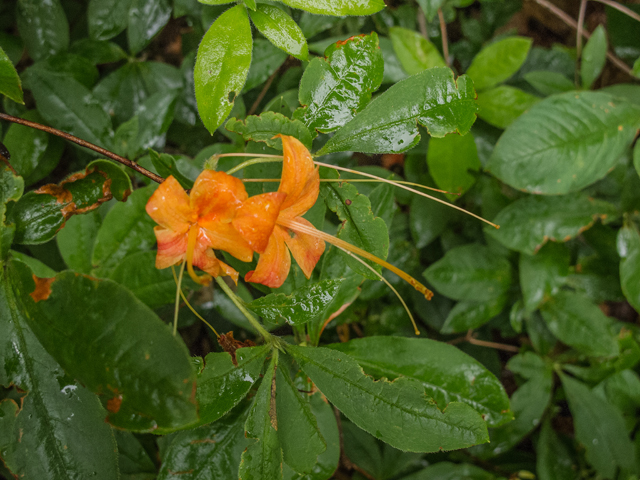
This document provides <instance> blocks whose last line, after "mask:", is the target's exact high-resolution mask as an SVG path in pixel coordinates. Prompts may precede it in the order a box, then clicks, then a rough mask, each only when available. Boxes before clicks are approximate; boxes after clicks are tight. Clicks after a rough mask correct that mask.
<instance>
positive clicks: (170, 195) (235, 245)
mask: <svg viewBox="0 0 640 480" xmlns="http://www.w3.org/2000/svg"><path fill="white" fill-rule="evenodd" d="M282 198H283V196H282V195H278V194H273V193H271V194H269V193H267V194H263V195H258V196H257V197H252V198H251V199H248V195H247V192H246V190H245V188H244V184H243V183H242V181H241V180H239V179H237V178H235V177H232V176H231V175H227V174H226V173H224V172H216V171H213V170H204V171H203V172H202V173H201V174H200V175H199V176H198V178H197V180H196V182H195V184H194V186H193V189H192V190H191V193H190V195H187V193H186V192H185V191H184V190H183V189H182V187H181V186H180V184H179V183H178V181H177V180H176V179H175V178H173V177H169V178H167V179H166V180H165V181H164V182H163V183H162V184H161V185H160V186H159V187H158V189H157V190H156V191H155V192H154V194H153V195H152V196H151V198H150V199H149V202H148V203H147V207H146V210H147V213H148V214H149V215H150V216H151V218H153V219H154V220H155V221H156V223H158V225H159V226H158V227H155V229H154V232H155V234H156V239H157V241H158V253H157V256H156V268H161V269H162V268H167V267H170V266H172V265H176V264H180V263H182V262H183V261H185V260H186V262H187V269H188V272H189V275H190V276H191V278H193V279H194V280H195V281H196V282H198V283H201V284H206V283H208V282H209V280H210V277H209V276H207V275H205V276H197V275H196V274H195V272H194V271H193V267H194V266H196V267H199V268H200V269H202V270H204V271H205V272H207V273H208V274H209V275H211V276H213V277H217V276H219V275H229V276H230V277H231V278H233V281H234V282H236V283H237V282H238V272H237V271H235V270H234V269H233V268H231V267H230V266H229V265H227V264H226V263H224V262H221V261H220V260H218V259H217V258H216V256H215V254H214V252H213V249H215V250H224V251H225V252H228V253H230V254H231V255H233V256H234V257H236V258H238V259H239V260H242V261H244V262H249V261H251V260H252V259H253V249H252V247H251V245H250V244H249V242H248V241H247V240H245V239H244V238H243V237H242V236H241V235H240V234H239V233H238V231H237V230H236V229H234V228H233V226H232V224H231V222H232V220H233V219H234V218H235V217H236V214H237V213H238V211H239V209H240V208H241V207H243V206H244V207H245V210H246V209H247V208H249V209H252V213H253V214H254V216H255V219H254V222H253V223H252V231H251V232H250V233H251V235H248V238H252V237H267V236H268V235H269V233H270V232H271V229H272V226H273V223H274V222H275V218H276V215H275V214H274V212H277V209H278V207H279V206H280V204H281V203H282ZM245 216H246V214H245Z"/></svg>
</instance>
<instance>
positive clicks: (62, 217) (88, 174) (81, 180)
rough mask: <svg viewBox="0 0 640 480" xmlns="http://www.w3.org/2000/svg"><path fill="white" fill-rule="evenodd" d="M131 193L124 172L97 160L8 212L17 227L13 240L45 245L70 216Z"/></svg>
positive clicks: (30, 194)
mask: <svg viewBox="0 0 640 480" xmlns="http://www.w3.org/2000/svg"><path fill="white" fill-rule="evenodd" d="M130 192H131V180H130V179H129V177H128V176H127V174H126V173H124V171H122V170H121V169H120V168H119V167H117V166H116V165H115V164H113V163H111V162H108V161H106V160H97V161H95V162H93V163H90V164H89V165H88V166H87V168H86V169H85V171H84V172H78V173H75V174H73V175H71V176H69V177H68V178H67V179H66V180H63V181H62V182H60V183H59V184H49V185H44V186H43V187H40V188H39V189H38V190H34V191H32V192H29V193H27V194H26V195H24V196H23V197H22V198H21V199H20V200H19V201H18V202H17V203H16V205H15V207H14V208H13V209H12V210H11V213H10V221H11V222H12V223H15V224H16V235H15V241H16V243H22V244H27V245H37V244H40V243H44V242H47V241H49V240H51V239H52V238H53V237H54V236H55V234H56V233H57V232H58V230H60V229H61V228H62V227H64V224H65V222H66V220H67V219H68V218H69V217H71V216H72V215H80V214H83V213H87V212H89V211H91V210H94V209H96V208H98V207H99V206H100V205H102V204H103V203H104V202H106V201H109V200H111V199H112V198H116V199H118V200H120V201H123V200H125V199H126V198H127V196H128V195H129V193H130Z"/></svg>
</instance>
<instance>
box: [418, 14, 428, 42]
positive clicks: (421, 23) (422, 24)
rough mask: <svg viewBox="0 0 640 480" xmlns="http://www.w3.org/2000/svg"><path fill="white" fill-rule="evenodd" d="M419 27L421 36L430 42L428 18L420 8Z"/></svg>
mask: <svg viewBox="0 0 640 480" xmlns="http://www.w3.org/2000/svg"><path fill="white" fill-rule="evenodd" d="M418 26H419V27H420V35H422V36H423V37H424V38H426V39H427V40H429V31H428V30H427V17H426V16H425V13H424V12H423V11H422V8H420V13H419V14H418Z"/></svg>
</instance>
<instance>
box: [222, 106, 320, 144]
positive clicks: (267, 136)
mask: <svg viewBox="0 0 640 480" xmlns="http://www.w3.org/2000/svg"><path fill="white" fill-rule="evenodd" d="M225 128H226V129H227V130H229V131H230V132H235V133H238V134H240V135H242V138H243V139H244V140H245V141H250V140H251V141H254V142H264V143H266V144H267V146H268V147H270V148H275V149H276V150H282V140H280V139H279V138H273V137H275V136H276V135H279V134H282V135H290V136H292V137H295V138H297V139H298V140H300V141H301V142H302V143H303V144H304V146H305V147H307V149H311V142H312V138H311V133H310V132H309V129H308V128H307V127H306V125H305V124H304V123H302V122H301V121H300V120H291V119H289V118H287V117H285V116H284V115H283V114H281V113H275V112H264V113H262V114H260V115H259V116H256V115H249V116H248V117H247V118H246V119H244V120H237V119H236V118H235V117H234V118H230V119H229V121H228V122H227V124H226V125H225Z"/></svg>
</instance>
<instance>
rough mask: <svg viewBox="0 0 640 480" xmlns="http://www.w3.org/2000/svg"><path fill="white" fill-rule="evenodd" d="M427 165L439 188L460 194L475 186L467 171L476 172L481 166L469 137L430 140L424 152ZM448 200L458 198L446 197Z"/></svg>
mask: <svg viewBox="0 0 640 480" xmlns="http://www.w3.org/2000/svg"><path fill="white" fill-rule="evenodd" d="M427 165H429V173H430V174H431V176H432V177H433V180H434V181H435V182H436V185H437V186H438V188H441V189H442V190H447V191H448V192H456V193H460V194H463V193H464V192H466V191H467V190H469V188H470V187H471V186H472V185H473V184H474V183H476V177H475V176H473V175H471V174H470V173H469V170H472V171H475V172H477V171H478V170H480V168H481V167H482V164H481V163H480V158H478V150H477V148H476V142H475V141H474V139H473V135H471V134H467V135H465V136H461V135H456V134H451V135H447V136H446V137H443V138H432V139H431V140H430V141H429V150H427ZM447 198H448V199H449V200H455V199H457V198H459V197H458V196H457V195H447Z"/></svg>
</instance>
